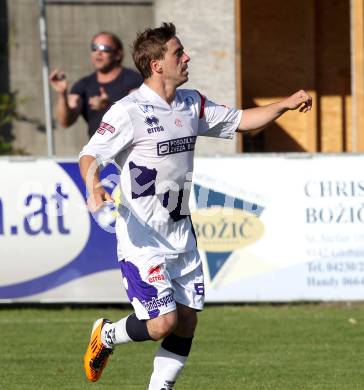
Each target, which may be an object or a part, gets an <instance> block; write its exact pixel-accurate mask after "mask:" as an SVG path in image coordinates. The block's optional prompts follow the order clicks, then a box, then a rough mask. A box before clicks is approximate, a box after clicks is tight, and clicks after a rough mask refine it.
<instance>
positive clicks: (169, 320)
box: [147, 311, 177, 341]
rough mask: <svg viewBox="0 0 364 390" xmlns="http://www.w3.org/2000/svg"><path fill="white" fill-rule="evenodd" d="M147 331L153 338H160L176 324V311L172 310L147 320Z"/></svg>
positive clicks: (167, 333) (173, 328) (166, 334)
mask: <svg viewBox="0 0 364 390" xmlns="http://www.w3.org/2000/svg"><path fill="white" fill-rule="evenodd" d="M147 326H148V331H149V334H150V336H151V337H152V338H153V340H156V341H158V340H162V339H164V338H165V337H166V336H168V335H169V334H171V333H172V332H173V331H174V330H175V329H176V326H177V312H176V311H173V312H170V313H167V314H164V315H162V316H160V317H157V318H154V319H152V320H149V321H148V324H147Z"/></svg>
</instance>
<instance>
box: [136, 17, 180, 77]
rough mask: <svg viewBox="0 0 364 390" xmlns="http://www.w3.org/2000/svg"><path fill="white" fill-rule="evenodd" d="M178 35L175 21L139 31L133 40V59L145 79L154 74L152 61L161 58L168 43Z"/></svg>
mask: <svg viewBox="0 0 364 390" xmlns="http://www.w3.org/2000/svg"><path fill="white" fill-rule="evenodd" d="M175 35H176V27H175V25H174V24H173V23H162V25H161V26H160V27H157V28H147V29H146V30H145V31H143V32H141V33H138V35H137V38H136V40H135V41H134V42H133V60H134V63H135V66H136V67H137V68H138V70H139V72H140V73H141V74H142V76H143V77H144V79H147V78H148V77H150V76H151V75H152V70H151V68H150V61H152V60H161V59H163V58H164V54H165V52H166V51H167V46H166V43H167V42H168V41H169V40H170V39H171V38H173V37H174V36H175Z"/></svg>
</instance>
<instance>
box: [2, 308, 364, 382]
mask: <svg viewBox="0 0 364 390" xmlns="http://www.w3.org/2000/svg"><path fill="white" fill-rule="evenodd" d="M363 309H364V305H359V304H356V305H284V306H266V305H258V306H214V307H211V306H210V307H207V308H206V309H205V310H204V311H203V312H202V313H200V314H199V326H198V330H197V333H196V336H195V339H194V343H193V348H192V351H191V355H190V358H189V360H188V363H187V365H186V367H185V369H184V372H183V374H182V376H181V377H180V379H179V381H178V382H177V384H176V386H175V388H176V390H194V389H206V390H225V389H229V390H232V389H236V390H250V389H251V390H253V389H254V390H258V389H259V390H264V389H267V390H285V389H287V390H298V389H307V390H309V389H317V390H323V389H328V390H334V389H337V390H346V389H347V390H349V389H350V390H354V389H363V388H364V359H363V358H364V310H363ZM128 312H130V311H125V310H119V309H115V308H81V309H79V308H77V309H76V308H60V309H57V308H56V309H49V308H48V309H42V308H39V309H35V308H21V309H11V308H8V307H2V308H0V329H1V347H0V362H1V364H0V367H1V375H0V389H3V390H5V389H6V390H7V389H9V390H16V389H24V390H25V389H26V390H30V389H46V390H56V389H67V390H68V389H77V390H80V389H108V390H112V389H123V390H134V389H135V390H136V389H141V390H146V389H147V385H148V379H149V375H150V373H151V368H152V360H153V354H154V351H155V349H156V348H157V343H153V342H147V343H133V344H127V345H122V346H120V347H118V348H117V350H116V351H115V353H114V354H113V355H112V356H111V358H110V361H109V364H108V366H107V368H106V369H105V371H104V374H103V376H102V378H101V379H100V381H99V382H97V383H95V384H93V383H88V382H87V381H86V379H85V377H84V374H83V369H82V356H83V353H84V351H85V348H86V345H87V342H88V337H89V333H90V330H91V326H92V322H93V320H95V319H96V318H99V317H101V316H104V317H107V318H110V319H111V320H117V319H119V318H121V317H122V316H124V315H126V314H127V313H128Z"/></svg>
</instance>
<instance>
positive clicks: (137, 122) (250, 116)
mask: <svg viewBox="0 0 364 390" xmlns="http://www.w3.org/2000/svg"><path fill="white" fill-rule="evenodd" d="M133 59H134V61H135V64H136V66H137V68H138V69H139V71H140V72H141V74H142V76H143V78H144V84H143V85H142V86H141V87H140V88H139V89H138V90H137V91H135V92H133V93H131V94H130V95H128V96H127V97H125V98H123V99H121V100H120V101H118V102H117V103H115V104H114V105H113V106H112V107H111V108H110V109H109V111H108V112H107V113H106V114H105V116H104V117H103V120H102V123H101V124H100V127H99V129H98V130H97V132H96V133H95V135H94V136H93V137H92V138H91V140H90V141H89V143H88V144H87V145H86V146H85V147H84V148H83V150H82V152H81V154H80V156H81V157H80V170H81V174H82V176H83V178H84V179H85V181H86V186H87V189H88V192H89V198H88V203H89V207H90V208H91V209H92V210H98V209H100V208H101V207H103V204H104V202H105V201H107V202H110V201H111V202H112V201H113V199H112V198H111V196H110V194H109V193H108V192H107V191H106V190H105V189H104V188H103V186H102V184H101V182H100V178H99V174H98V172H99V171H98V168H97V167H96V168H95V165H97V164H101V165H103V164H106V163H107V162H108V161H109V160H114V161H115V162H116V163H117V164H118V165H119V166H120V167H121V172H120V187H121V198H122V204H121V205H120V206H118V210H119V216H118V219H117V222H116V235H117V239H118V249H117V251H118V258H119V263H120V268H121V272H122V278H123V283H124V286H125V289H126V292H127V295H128V297H129V300H130V302H131V304H132V305H133V308H134V311H135V313H133V314H131V315H129V316H127V317H125V318H122V319H121V320H119V321H118V322H110V321H109V320H107V319H103V318H100V319H98V320H97V321H96V322H95V323H94V326H93V329H92V332H91V338H90V342H89V345H88V348H87V351H86V354H85V356H84V369H85V372H86V376H87V378H88V379H89V380H91V381H97V380H98V379H99V378H100V376H101V373H102V370H103V369H104V367H105V365H106V363H107V360H108V358H109V356H110V354H111V353H112V352H113V350H114V348H115V347H116V346H117V345H119V344H123V343H128V342H141V341H146V340H162V343H161V345H160V347H159V348H158V350H157V352H156V355H155V359H154V371H153V373H152V376H151V378H150V384H149V390H168V389H172V387H173V386H174V383H175V382H176V380H177V378H178V376H179V374H180V373H181V371H182V369H183V366H184V365H185V363H186V360H187V357H188V355H189V353H190V349H191V345H192V339H193V335H194V332H195V328H196V324H197V312H198V311H200V310H202V309H203V304H204V280H203V273H202V266H201V260H200V257H199V255H198V252H197V248H196V239H195V235H194V231H193V227H192V222H191V218H190V215H189V210H188V198H189V191H190V185H191V177H192V170H193V155H194V148H195V142H196V138H197V137H198V136H208V137H219V138H233V136H234V133H235V132H236V131H252V130H257V129H261V128H264V127H265V126H267V125H268V124H269V123H271V122H272V121H274V120H275V119H277V118H278V117H279V116H280V115H282V114H283V113H285V112H286V111H287V110H296V109H299V110H300V111H302V112H307V111H309V110H310V109H311V97H310V96H309V95H308V94H307V93H306V92H305V91H303V90H301V91H299V92H296V93H295V94H293V95H292V96H290V97H288V98H286V99H284V100H282V101H280V102H277V103H273V104H270V105H267V106H262V107H255V108H252V109H246V110H244V111H242V110H239V109H230V108H227V107H225V106H221V105H218V104H215V103H213V102H211V101H210V100H208V99H206V98H205V97H204V96H203V95H201V94H200V93H199V92H197V91H196V90H187V89H177V88H178V87H179V86H181V85H182V84H183V83H185V82H186V81H187V80H188V62H189V60H190V57H189V56H188V55H187V54H186V53H185V51H184V47H183V46H182V43H181V42H180V40H179V39H178V37H177V36H176V30H175V26H174V25H173V24H172V23H163V24H162V25H161V27H159V28H154V29H146V30H145V31H144V32H142V33H140V34H138V36H137V38H136V40H135V42H134V45H133Z"/></svg>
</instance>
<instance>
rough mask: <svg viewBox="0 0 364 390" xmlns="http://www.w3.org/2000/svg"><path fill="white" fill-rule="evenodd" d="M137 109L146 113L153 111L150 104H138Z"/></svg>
mask: <svg viewBox="0 0 364 390" xmlns="http://www.w3.org/2000/svg"><path fill="white" fill-rule="evenodd" d="M138 106H139V109H140V110H141V111H142V112H144V114H147V113H148V112H153V111H154V107H153V106H152V105H151V104H138Z"/></svg>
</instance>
